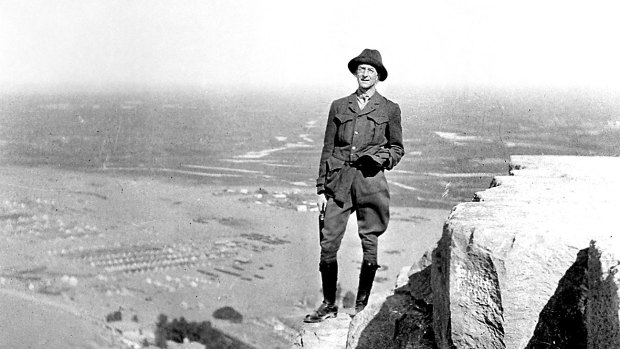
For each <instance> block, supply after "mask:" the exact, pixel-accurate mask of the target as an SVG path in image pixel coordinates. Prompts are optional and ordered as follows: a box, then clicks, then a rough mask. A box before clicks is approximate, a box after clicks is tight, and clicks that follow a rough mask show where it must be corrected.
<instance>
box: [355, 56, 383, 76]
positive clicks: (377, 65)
mask: <svg viewBox="0 0 620 349" xmlns="http://www.w3.org/2000/svg"><path fill="white" fill-rule="evenodd" d="M360 64H369V65H372V66H373V67H375V68H376V69H377V72H378V73H379V81H385V79H387V76H388V72H387V69H385V67H384V66H383V64H381V63H380V62H377V61H376V60H374V59H371V58H368V57H355V58H353V59H352V60H350V61H349V64H348V67H349V71H350V72H351V74H353V75H355V73H356V72H357V67H358V66H359V65H360Z"/></svg>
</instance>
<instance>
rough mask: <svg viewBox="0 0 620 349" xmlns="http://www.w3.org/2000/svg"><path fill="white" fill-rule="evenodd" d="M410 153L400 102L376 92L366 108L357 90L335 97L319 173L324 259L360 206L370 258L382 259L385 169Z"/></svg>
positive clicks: (385, 219)
mask: <svg viewBox="0 0 620 349" xmlns="http://www.w3.org/2000/svg"><path fill="white" fill-rule="evenodd" d="M403 154H404V149H403V139H402V128H401V119H400V107H399V106H398V104H396V103H394V102H392V101H390V100H388V99H387V98H385V97H383V96H381V95H380V94H379V93H378V92H375V93H374V94H373V95H372V96H371V97H370V100H369V101H368V102H367V104H366V106H365V107H364V108H363V109H360V108H359V105H358V103H357V97H356V94H352V95H350V96H348V97H345V98H342V99H339V100H336V101H334V102H333V103H332V106H331V108H330V112H329V117H328V119H327V126H326V129H325V137H324V141H323V151H322V152H321V161H320V165H319V176H318V178H317V184H316V186H317V193H319V194H321V193H324V194H325V195H326V196H327V197H328V198H329V200H328V203H327V208H326V211H325V226H324V228H323V229H322V231H321V261H322V262H331V261H334V260H335V259H336V253H337V251H338V249H339V247H340V242H341V240H342V237H343V235H344V231H345V229H346V224H347V221H348V218H349V215H350V214H351V212H352V211H355V212H356V215H357V220H358V229H359V231H358V232H359V235H360V238H361V239H362V248H363V251H364V261H366V262H368V263H370V264H377V238H378V237H379V236H380V235H381V234H382V233H383V232H385V230H386V228H387V225H388V221H389V217H390V213H389V201H390V193H389V190H388V184H387V181H386V179H385V174H384V170H390V169H392V168H393V167H394V166H395V165H396V164H397V163H398V162H399V161H400V159H401V158H402V156H403Z"/></svg>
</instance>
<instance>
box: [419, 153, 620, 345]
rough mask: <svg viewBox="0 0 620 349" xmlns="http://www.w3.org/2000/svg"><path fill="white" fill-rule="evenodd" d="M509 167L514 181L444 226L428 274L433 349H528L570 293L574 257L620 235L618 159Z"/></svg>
mask: <svg viewBox="0 0 620 349" xmlns="http://www.w3.org/2000/svg"><path fill="white" fill-rule="evenodd" d="M513 164H514V166H513V171H512V173H513V175H514V176H513V177H498V178H496V179H495V180H494V181H493V183H492V187H491V188H490V189H488V190H486V191H484V192H481V193H478V194H477V195H476V197H477V202H472V203H463V204H459V205H457V206H456V207H455V208H454V209H453V211H452V213H451V214H450V217H449V218H448V221H447V222H446V225H445V227H444V233H443V236H442V239H441V241H440V242H439V244H438V247H437V249H436V250H435V252H434V255H433V266H432V269H431V280H432V289H433V294H434V299H433V306H434V308H433V312H434V314H433V321H434V330H435V337H436V339H437V344H438V347H439V348H468V349H469V348H509V349H521V348H525V347H526V346H527V344H528V342H529V341H530V340H531V339H532V337H533V336H534V330H535V328H536V324H537V322H538V319H539V316H540V315H541V312H542V311H543V310H544V309H545V307H546V306H548V305H549V302H550V299H551V298H552V296H554V294H555V293H556V291H559V292H560V293H563V292H567V291H566V290H564V291H563V288H562V287H560V288H558V284H559V283H560V280H561V279H562V278H563V277H565V274H566V273H567V270H569V268H571V266H573V264H574V263H575V256H577V254H578V252H579V251H580V250H583V249H585V248H587V247H588V246H589V244H590V240H591V239H596V238H598V237H600V236H601V235H605V234H606V232H609V231H614V230H616V229H617V228H616V227H615V222H614V221H613V219H610V217H614V215H617V213H615V212H614V211H615V210H616V209H615V207H616V206H617V205H616V204H615V202H614V201H615V200H617V197H618V195H616V194H620V192H619V191H620V185H619V184H620V181H618V179H617V178H615V177H618V176H617V173H618V172H617V171H615V173H614V170H613V169H615V168H616V167H618V166H620V159H617V158H581V157H515V158H513ZM610 168H611V169H612V170H610ZM619 168H620V167H619ZM569 288H570V287H569Z"/></svg>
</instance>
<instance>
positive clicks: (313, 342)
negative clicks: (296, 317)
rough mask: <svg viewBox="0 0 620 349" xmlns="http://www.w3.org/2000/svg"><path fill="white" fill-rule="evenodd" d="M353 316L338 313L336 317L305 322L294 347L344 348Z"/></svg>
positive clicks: (317, 348) (316, 348)
mask: <svg viewBox="0 0 620 349" xmlns="http://www.w3.org/2000/svg"><path fill="white" fill-rule="evenodd" d="M350 323H351V317H350V316H349V315H347V314H345V313H338V317H336V318H335V319H328V320H325V321H323V322H320V323H316V324H304V326H303V328H302V330H301V332H300V333H299V335H298V336H297V338H296V339H295V342H294V343H293V348H311V349H344V348H345V347H346V344H347V334H348V333H349V324H350Z"/></svg>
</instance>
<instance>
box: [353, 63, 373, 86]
mask: <svg viewBox="0 0 620 349" xmlns="http://www.w3.org/2000/svg"><path fill="white" fill-rule="evenodd" d="M355 75H356V77H357V84H358V85H359V87H360V89H362V90H368V89H370V88H372V87H373V86H375V85H376V84H377V82H378V81H379V74H378V73H377V69H375V67H373V66H372V65H370V64H360V65H359V66H357V72H356V74H355Z"/></svg>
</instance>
